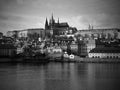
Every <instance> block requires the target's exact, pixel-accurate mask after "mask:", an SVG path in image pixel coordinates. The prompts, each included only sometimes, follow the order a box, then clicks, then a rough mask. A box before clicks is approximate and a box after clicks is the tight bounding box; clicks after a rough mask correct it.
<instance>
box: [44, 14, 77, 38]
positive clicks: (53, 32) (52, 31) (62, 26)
mask: <svg viewBox="0 0 120 90" xmlns="http://www.w3.org/2000/svg"><path fill="white" fill-rule="evenodd" d="M70 30H72V33H75V32H76V31H77V29H76V28H73V27H69V25H68V23H67V22H62V23H60V21H59V18H58V21H57V22H55V19H54V17H53V14H52V17H51V18H50V20H49V21H48V19H47V18H46V21H45V34H46V36H47V37H52V38H53V37H55V36H59V35H65V34H66V33H67V32H69V31H70Z"/></svg>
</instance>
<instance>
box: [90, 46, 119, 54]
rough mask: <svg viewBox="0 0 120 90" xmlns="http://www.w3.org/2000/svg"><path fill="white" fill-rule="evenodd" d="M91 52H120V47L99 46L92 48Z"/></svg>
mask: <svg viewBox="0 0 120 90" xmlns="http://www.w3.org/2000/svg"><path fill="white" fill-rule="evenodd" d="M90 53H120V47H102V48H101V47H98V48H94V49H92V50H91V51H90Z"/></svg>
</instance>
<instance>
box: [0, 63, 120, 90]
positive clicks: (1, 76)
mask: <svg viewBox="0 0 120 90" xmlns="http://www.w3.org/2000/svg"><path fill="white" fill-rule="evenodd" d="M119 83H120V65H119V64H92V63H86V64H85V63H48V64H0V90H120V87H119Z"/></svg>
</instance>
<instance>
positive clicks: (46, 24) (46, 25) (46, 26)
mask: <svg viewBox="0 0 120 90" xmlns="http://www.w3.org/2000/svg"><path fill="white" fill-rule="evenodd" d="M45 29H48V20H47V17H46V21H45Z"/></svg>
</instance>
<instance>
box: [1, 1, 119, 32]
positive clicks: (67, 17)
mask: <svg viewBox="0 0 120 90" xmlns="http://www.w3.org/2000/svg"><path fill="white" fill-rule="evenodd" d="M52 13H53V15H54V18H55V20H56V21H57V19H58V18H59V19H60V22H68V24H69V25H70V26H72V27H76V28H77V29H78V30H81V29H87V28H88V26H89V24H90V25H93V27H94V28H120V0H0V32H3V33H6V32H7V31H13V30H22V29H28V28H44V24H45V19H46V17H47V18H48V19H50V18H51V15H52Z"/></svg>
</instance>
